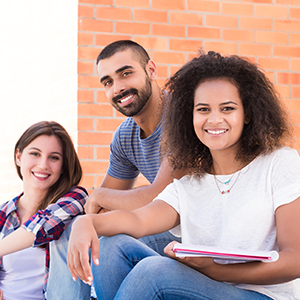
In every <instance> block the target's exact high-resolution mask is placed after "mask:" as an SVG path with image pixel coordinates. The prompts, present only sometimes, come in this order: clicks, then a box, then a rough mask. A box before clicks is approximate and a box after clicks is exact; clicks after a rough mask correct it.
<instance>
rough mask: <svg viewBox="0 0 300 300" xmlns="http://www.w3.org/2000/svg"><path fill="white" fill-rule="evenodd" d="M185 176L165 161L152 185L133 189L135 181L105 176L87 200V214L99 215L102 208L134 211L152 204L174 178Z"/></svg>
mask: <svg viewBox="0 0 300 300" xmlns="http://www.w3.org/2000/svg"><path fill="white" fill-rule="evenodd" d="M183 175H185V172H184V171H183V170H176V171H173V169H172V168H171V166H170V165H169V163H168V161H167V160H164V161H163V162H162V164H161V166H160V168H159V170H158V173H157V175H156V177H155V179H154V181H153V183H152V184H150V185H146V186H141V187H137V188H133V187H134V184H135V182H136V180H135V179H133V180H120V179H116V178H113V177H111V176H109V175H106V176H105V179H104V180H103V182H102V184H101V187H99V188H97V189H95V190H94V191H93V193H92V194H91V195H90V197H89V198H88V200H87V204H86V206H85V210H86V212H87V213H89V214H90V213H98V212H99V211H100V209H101V208H105V209H107V210H116V209H124V210H133V209H137V208H140V207H142V206H144V205H146V204H148V203H150V202H151V201H152V200H153V199H154V198H155V197H156V196H157V195H158V194H159V193H160V192H161V191H162V190H163V189H164V188H165V187H166V186H167V185H168V184H169V183H171V182H172V181H173V179H174V178H177V179H179V178H181V177H182V176H183Z"/></svg>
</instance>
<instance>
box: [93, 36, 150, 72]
mask: <svg viewBox="0 0 300 300" xmlns="http://www.w3.org/2000/svg"><path fill="white" fill-rule="evenodd" d="M127 49H131V51H132V52H133V55H134V56H136V58H137V60H138V61H139V62H140V64H141V66H142V68H143V69H145V67H146V65H147V63H148V61H149V60H150V57H149V55H148V53H147V51H146V50H145V49H144V48H143V47H142V46H141V45H139V44H138V43H136V42H133V41H131V40H120V41H116V42H113V43H111V44H109V45H107V46H106V47H105V48H104V49H103V50H102V51H101V52H100V54H99V55H98V57H97V65H98V63H99V61H100V60H103V59H106V58H110V57H111V56H113V55H114V54H116V53H117V52H122V51H125V50H127Z"/></svg>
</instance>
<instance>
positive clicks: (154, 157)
mask: <svg viewBox="0 0 300 300" xmlns="http://www.w3.org/2000/svg"><path fill="white" fill-rule="evenodd" d="M140 131H141V129H140V127H139V126H138V125H137V124H136V123H135V122H134V120H133V119H132V118H131V117H129V118H127V119H126V120H125V121H124V122H122V124H121V125H120V126H119V127H118V129H117V130H116V132H115V134H114V137H113V140H112V142H111V144H110V162H109V167H108V170H107V174H108V175H110V176H112V177H114V178H117V179H134V178H136V177H137V176H138V175H139V173H140V172H141V173H142V174H143V175H144V176H145V178H146V179H147V180H148V181H149V182H150V183H152V182H153V181H154V178H155V176H156V174H157V172H158V169H159V166H160V161H159V142H160V135H161V121H160V123H159V124H158V126H157V127H156V129H155V131H154V132H153V133H152V134H151V135H150V136H149V137H147V138H146V139H141V137H140Z"/></svg>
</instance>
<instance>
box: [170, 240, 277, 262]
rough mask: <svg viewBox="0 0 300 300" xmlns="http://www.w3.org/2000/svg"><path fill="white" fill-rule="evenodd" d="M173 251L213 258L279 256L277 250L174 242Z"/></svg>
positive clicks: (273, 258) (269, 258) (267, 259)
mask: <svg viewBox="0 0 300 300" xmlns="http://www.w3.org/2000/svg"><path fill="white" fill-rule="evenodd" d="M173 251H174V253H175V255H176V256H177V257H187V256H190V257H191V256H194V257H197V256H202V257H212V258H215V259H226V260H242V261H264V262H273V261H276V260H277V259H278V258H279V254H278V252H277V251H261V250H259V251H249V250H241V249H225V248H219V247H210V246H201V245H186V244H175V245H174V247H173Z"/></svg>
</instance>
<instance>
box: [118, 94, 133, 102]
mask: <svg viewBox="0 0 300 300" xmlns="http://www.w3.org/2000/svg"><path fill="white" fill-rule="evenodd" d="M131 97H132V95H129V96H127V97H126V98H124V99H122V100H120V102H121V103H123V102H125V101H127V100H129V99H130V98H131Z"/></svg>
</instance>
